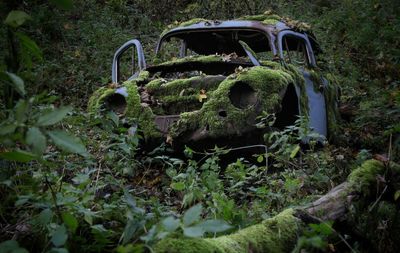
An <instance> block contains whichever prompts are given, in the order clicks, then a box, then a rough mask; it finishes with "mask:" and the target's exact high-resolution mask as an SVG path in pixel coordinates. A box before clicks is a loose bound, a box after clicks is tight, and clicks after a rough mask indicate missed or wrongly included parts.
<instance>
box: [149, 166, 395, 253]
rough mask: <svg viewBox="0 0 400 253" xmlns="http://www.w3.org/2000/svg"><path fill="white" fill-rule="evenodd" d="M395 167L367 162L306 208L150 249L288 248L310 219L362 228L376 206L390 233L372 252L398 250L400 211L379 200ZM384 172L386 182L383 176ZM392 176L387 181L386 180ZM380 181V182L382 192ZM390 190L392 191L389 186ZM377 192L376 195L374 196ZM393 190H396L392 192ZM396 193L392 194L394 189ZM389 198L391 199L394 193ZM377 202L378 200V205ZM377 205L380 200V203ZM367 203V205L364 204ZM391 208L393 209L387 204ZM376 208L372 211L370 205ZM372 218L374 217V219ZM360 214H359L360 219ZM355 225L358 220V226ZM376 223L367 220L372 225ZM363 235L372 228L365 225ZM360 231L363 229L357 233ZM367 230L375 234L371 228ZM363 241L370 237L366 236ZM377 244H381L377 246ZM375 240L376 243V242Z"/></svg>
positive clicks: (230, 251)
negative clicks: (234, 229) (232, 230)
mask: <svg viewBox="0 0 400 253" xmlns="http://www.w3.org/2000/svg"><path fill="white" fill-rule="evenodd" d="M399 172H400V166H399V165H396V164H393V163H391V164H390V166H389V163H383V162H381V161H378V160H369V161H366V162H365V163H364V164H362V165H361V166H360V167H358V168H357V169H356V170H354V171H353V172H352V173H351V174H350V175H349V176H348V178H347V181H346V182H344V183H342V184H340V185H338V186H337V187H335V188H333V189H332V190H331V191H329V192H328V193H327V194H326V195H324V196H323V197H321V198H320V199H318V200H316V201H314V202H313V203H311V204H310V205H308V206H303V207H299V208H295V209H286V210H284V211H283V212H281V213H279V214H278V215H276V216H275V217H272V218H269V219H266V220H264V221H263V222H261V223H259V224H256V225H253V226H250V227H248V228H244V229H241V230H239V231H237V232H235V233H233V234H230V235H224V236H219V237H216V238H166V239H163V240H161V241H160V242H159V243H157V244H156V245H155V247H154V251H155V252H203V253H207V252H210V253H211V252H213V253H217V252H221V253H239V252H251V253H256V252H260V253H261V252H291V251H292V250H293V249H294V248H295V246H296V242H297V238H298V237H299V235H300V234H301V233H302V231H303V230H304V229H305V228H306V227H307V226H308V224H311V223H319V222H321V221H333V222H339V221H340V222H343V221H346V222H348V223H349V224H352V226H353V227H351V228H350V229H352V228H358V227H363V226H365V224H361V223H360V222H364V223H365V220H367V221H368V222H369V221H370V220H373V219H375V218H377V217H378V218H379V217H380V218H382V217H381V216H379V215H381V214H380V212H381V211H380V209H381V208H382V206H383V209H384V210H386V211H387V213H384V215H383V216H384V218H385V217H387V216H388V215H389V216H390V218H391V219H392V220H391V221H390V222H391V223H393V224H394V226H392V227H391V229H394V230H393V231H394V232H393V233H392V234H391V235H389V236H388V238H387V237H385V238H381V241H379V242H378V244H376V243H375V244H374V243H373V242H372V249H370V250H372V251H375V250H378V251H383V250H384V251H386V252H387V251H392V252H398V250H399V246H397V245H396V240H397V241H398V240H399V239H400V233H398V232H399V231H400V227H399V226H400V225H397V224H399V223H400V222H396V221H399V220H400V213H399V211H398V209H397V207H396V206H395V205H394V204H393V203H390V201H386V200H384V199H391V200H392V202H393V195H391V194H392V193H390V194H389V195H390V196H389V197H387V196H385V197H384V198H382V196H384V195H387V194H388V193H389V191H387V189H388V188H391V187H393V186H395V188H397V187H398V185H399V183H400V180H397V179H399V178H398V177H397V176H398V175H400V173H399ZM385 176H386V180H385ZM389 179H392V180H389ZM383 183H384V184H385V186H384V187H383V189H386V190H384V191H382V190H381V189H382V186H383ZM391 190H393V189H391ZM377 193H379V195H376V194H377ZM395 194H396V193H395ZM397 194H398V193H397ZM394 200H395V201H396V200H397V198H396V196H394ZM378 202H381V203H378ZM382 203H383V204H382ZM368 207H369V208H368ZM393 207H394V208H393ZM374 208H375V209H376V210H375V211H374V210H373V209H374ZM375 216H376V217H375ZM360 217H364V219H361V218H360ZM359 223H360V224H359ZM378 223H379V222H375V223H373V224H374V226H375V225H376V226H378V225H377V224H378ZM365 229H367V230H368V229H369V231H364V232H365V233H366V234H368V233H369V232H371V230H372V231H373V230H374V229H375V228H374V227H371V228H368V227H367V228H365ZM361 232H363V231H361ZM373 234H374V235H375V237H377V236H376V233H375V231H373ZM366 239H368V240H373V239H371V238H368V235H367V236H366ZM382 243H383V245H382ZM379 244H380V245H379Z"/></svg>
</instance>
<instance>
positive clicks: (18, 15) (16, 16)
mask: <svg viewBox="0 0 400 253" xmlns="http://www.w3.org/2000/svg"><path fill="white" fill-rule="evenodd" d="M30 19H31V17H30V16H29V15H28V14H26V12H24V11H10V12H9V13H8V16H7V18H6V20H4V24H6V25H9V26H11V27H13V28H17V27H19V26H21V25H23V24H24V23H25V22H26V21H27V20H30Z"/></svg>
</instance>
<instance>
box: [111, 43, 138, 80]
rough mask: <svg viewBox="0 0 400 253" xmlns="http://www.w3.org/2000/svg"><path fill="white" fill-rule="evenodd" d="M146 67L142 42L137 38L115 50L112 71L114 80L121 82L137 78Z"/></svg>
mask: <svg viewBox="0 0 400 253" xmlns="http://www.w3.org/2000/svg"><path fill="white" fill-rule="evenodd" d="M145 68H146V60H145V57H144V52H143V47H142V44H141V43H140V41H139V40H136V39H133V40H129V41H127V42H126V43H124V44H123V45H122V46H121V47H120V48H118V49H117V51H115V54H114V58H113V63H112V71H111V78H112V82H113V83H119V82H120V81H126V80H130V79H132V78H135V77H137V75H138V74H139V72H140V71H141V70H143V69H145Z"/></svg>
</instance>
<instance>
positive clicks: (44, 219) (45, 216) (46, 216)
mask: <svg viewBox="0 0 400 253" xmlns="http://www.w3.org/2000/svg"><path fill="white" fill-rule="evenodd" d="M52 218H53V212H52V211H51V209H49V208H47V209H44V210H43V211H41V212H40V214H39V217H38V220H39V222H40V223H41V224H43V225H47V224H49V223H50V222H51V220H52Z"/></svg>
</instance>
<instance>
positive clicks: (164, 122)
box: [154, 115, 180, 135]
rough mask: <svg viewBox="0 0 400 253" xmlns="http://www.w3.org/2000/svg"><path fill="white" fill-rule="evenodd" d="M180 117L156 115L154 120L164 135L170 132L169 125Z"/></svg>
mask: <svg viewBox="0 0 400 253" xmlns="http://www.w3.org/2000/svg"><path fill="white" fill-rule="evenodd" d="M179 119H180V116H179V115H167V116H156V117H155V119H154V122H155V124H156V126H157V128H158V130H160V132H161V133H162V134H164V135H166V134H167V133H168V130H169V127H170V126H171V125H172V124H173V123H175V122H176V121H178V120H179Z"/></svg>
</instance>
